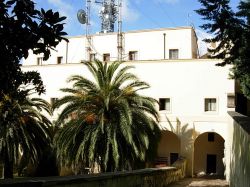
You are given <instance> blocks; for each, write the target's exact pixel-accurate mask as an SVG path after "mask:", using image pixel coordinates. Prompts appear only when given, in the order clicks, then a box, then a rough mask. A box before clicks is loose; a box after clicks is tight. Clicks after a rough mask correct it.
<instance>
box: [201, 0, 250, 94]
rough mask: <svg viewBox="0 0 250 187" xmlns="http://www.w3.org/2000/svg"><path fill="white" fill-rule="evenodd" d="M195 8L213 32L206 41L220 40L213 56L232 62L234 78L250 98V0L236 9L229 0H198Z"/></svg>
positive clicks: (224, 61) (207, 28)
mask: <svg viewBox="0 0 250 187" xmlns="http://www.w3.org/2000/svg"><path fill="white" fill-rule="evenodd" d="M199 2H200V3H201V5H202V8H201V9H199V10H196V12H197V13H198V14H200V15H201V16H203V19H204V20H207V21H208V22H207V23H205V24H203V25H202V26H201V27H202V28H203V29H205V30H207V31H209V32H210V33H212V34H214V37H213V38H212V39H206V40H205V41H207V42H215V43H218V46H217V47H216V48H215V49H210V50H209V52H210V53H211V57H212V58H219V59H223V62H222V63H219V64H218V65H220V66H224V65H226V64H232V65H233V68H232V75H233V78H235V79H237V80H239V82H240V84H241V88H242V91H243V93H244V94H245V96H247V97H248V98H250V1H249V0H246V1H241V2H240V3H239V6H238V10H237V11H233V10H232V8H231V7H230V6H229V2H230V1H229V0H219V1H218V0H199Z"/></svg>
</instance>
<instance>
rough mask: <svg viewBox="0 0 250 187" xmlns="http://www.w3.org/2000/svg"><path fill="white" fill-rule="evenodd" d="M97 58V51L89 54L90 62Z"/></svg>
mask: <svg viewBox="0 0 250 187" xmlns="http://www.w3.org/2000/svg"><path fill="white" fill-rule="evenodd" d="M95 60H96V54H95V53H90V54H89V61H90V62H93V61H95Z"/></svg>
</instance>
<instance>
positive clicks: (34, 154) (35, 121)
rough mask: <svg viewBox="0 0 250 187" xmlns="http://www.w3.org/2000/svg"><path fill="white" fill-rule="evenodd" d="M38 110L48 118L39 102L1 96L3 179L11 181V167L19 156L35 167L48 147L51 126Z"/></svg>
mask: <svg viewBox="0 0 250 187" xmlns="http://www.w3.org/2000/svg"><path fill="white" fill-rule="evenodd" d="M42 110H44V111H47V112H48V113H50V114H51V110H50V105H49V104H48V103H47V102H46V101H44V100H42V99H39V98H32V99H29V98H28V97H27V98H23V99H22V100H16V99H12V98H11V97H9V96H8V95H5V96H4V99H3V100H2V101H1V102H0V114H1V115H2V118H1V120H0V160H2V161H3V163H4V175H5V176H4V177H5V178H9V177H10V178H12V177H13V165H14V164H15V165H17V164H18V162H19V160H20V158H21V156H22V157H26V158H27V159H28V160H29V161H31V162H32V163H34V164H36V163H37V161H38V160H39V157H40V155H41V154H42V152H43V150H44V149H45V148H46V147H47V146H48V145H50V142H51V140H50V136H49V126H50V125H51V123H50V121H49V120H48V119H47V117H46V116H44V115H43V114H41V111H42ZM20 151H21V152H20Z"/></svg>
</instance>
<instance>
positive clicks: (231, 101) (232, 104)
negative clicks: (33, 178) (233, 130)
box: [227, 94, 235, 108]
mask: <svg viewBox="0 0 250 187" xmlns="http://www.w3.org/2000/svg"><path fill="white" fill-rule="evenodd" d="M227 108H235V95H234V94H227Z"/></svg>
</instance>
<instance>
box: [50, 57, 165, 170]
mask: <svg viewBox="0 0 250 187" xmlns="http://www.w3.org/2000/svg"><path fill="white" fill-rule="evenodd" d="M84 64H85V65H86V67H87V68H88V70H89V71H90V72H91V75H92V76H93V77H92V78H93V81H92V80H90V79H87V78H85V77H82V76H80V75H74V76H71V77H70V78H69V82H72V83H73V88H64V89H61V90H62V91H63V92H65V93H67V94H66V96H64V97H62V98H61V99H59V100H58V101H57V102H56V103H55V105H54V108H59V107H61V106H63V109H62V111H61V113H60V114H59V116H58V121H57V123H58V124H60V125H61V126H62V128H61V130H59V133H58V134H57V135H56V138H55V139H54V141H55V146H56V147H57V155H58V158H59V159H60V161H61V163H62V164H63V165H66V166H71V167H73V168H74V167H76V166H79V165H83V166H87V167H91V166H93V165H94V164H95V163H98V164H99V166H100V168H101V171H116V170H124V169H128V168H135V167H136V163H137V162H138V161H142V162H144V161H145V159H146V158H147V154H148V151H149V150H153V148H152V147H151V145H155V144H153V143H154V142H156V141H157V140H158V138H159V137H158V135H159V134H160V133H159V128H158V125H157V122H158V112H157V110H156V108H155V104H156V103H157V101H156V100H155V99H153V98H150V97H146V96H142V95H140V94H138V91H140V90H144V89H146V88H149V85H148V84H147V83H145V82H142V81H140V80H139V79H138V78H137V77H136V76H135V75H134V74H132V73H130V72H128V70H130V69H131V68H133V66H123V67H121V63H120V62H114V63H111V64H110V65H108V64H107V63H102V62H100V61H95V62H92V63H91V62H84Z"/></svg>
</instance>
